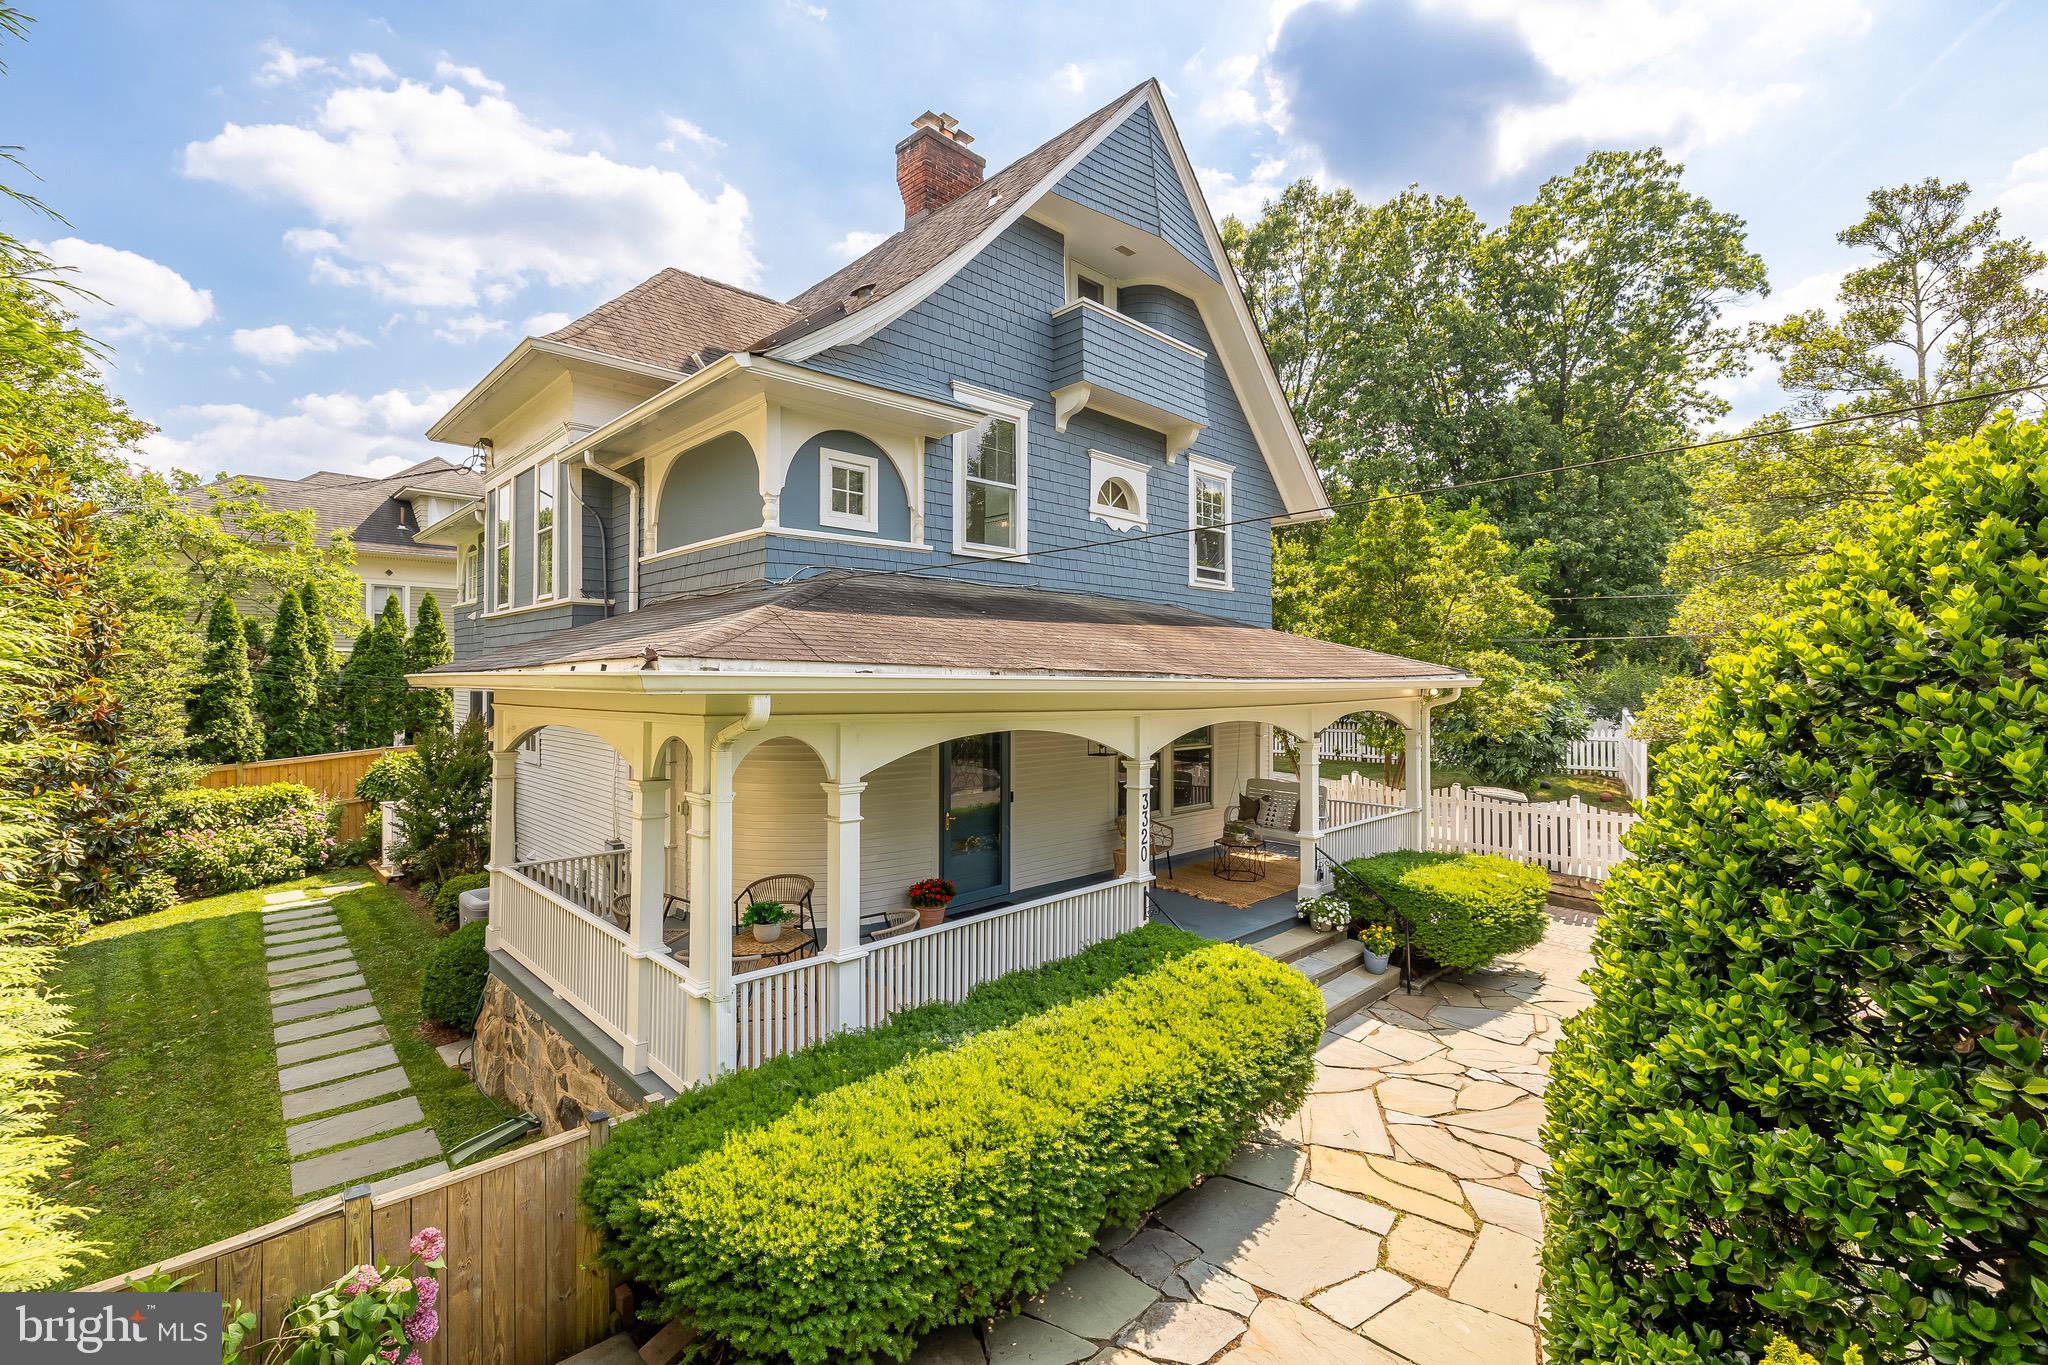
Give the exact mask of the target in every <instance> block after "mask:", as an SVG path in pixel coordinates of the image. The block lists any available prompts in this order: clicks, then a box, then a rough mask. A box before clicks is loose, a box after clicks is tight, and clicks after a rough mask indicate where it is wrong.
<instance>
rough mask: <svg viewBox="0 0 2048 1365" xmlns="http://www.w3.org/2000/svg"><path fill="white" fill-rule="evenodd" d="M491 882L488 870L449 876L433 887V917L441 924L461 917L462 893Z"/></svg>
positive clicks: (477, 888)
mask: <svg viewBox="0 0 2048 1365" xmlns="http://www.w3.org/2000/svg"><path fill="white" fill-rule="evenodd" d="M490 884H491V874H490V873H488V872H465V873H463V874H462V875H461V876H459V877H450V878H449V879H448V880H447V881H445V882H442V883H441V884H440V885H439V886H437V887H435V888H434V918H435V919H436V920H437V921H439V922H440V923H442V924H453V923H455V921H456V920H457V919H458V918H460V917H461V914H462V905H461V898H462V893H463V892H465V891H476V890H480V889H481V888H483V887H486V886H489V885H490Z"/></svg>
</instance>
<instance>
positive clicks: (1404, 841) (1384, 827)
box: [1320, 810, 1422, 863]
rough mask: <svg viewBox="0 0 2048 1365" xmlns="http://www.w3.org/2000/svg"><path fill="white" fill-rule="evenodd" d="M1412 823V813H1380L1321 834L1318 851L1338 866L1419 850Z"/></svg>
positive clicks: (1413, 823)
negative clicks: (1353, 861)
mask: <svg viewBox="0 0 2048 1365" xmlns="http://www.w3.org/2000/svg"><path fill="white" fill-rule="evenodd" d="M1415 819H1416V812H1415V811H1412V810H1383V811H1380V812H1378V813H1377V814H1373V815H1368V816H1366V817H1365V818H1364V819H1362V820H1356V821H1353V822H1352V823H1350V824H1348V825H1340V826H1338V827H1337V828H1335V829H1328V830H1324V831H1323V837H1322V840H1321V844H1320V847H1321V848H1322V850H1323V851H1324V852H1325V853H1327V854H1329V855H1330V857H1332V858H1334V859H1336V860H1337V861H1338V862H1340V863H1348V862H1350V861H1351V860H1352V859H1353V858H1370V857H1372V856H1373V855H1374V854H1375V853H1392V852H1393V851H1394V850H1396V849H1402V848H1420V847H1422V841H1421V840H1419V839H1417V838H1416V837H1415Z"/></svg>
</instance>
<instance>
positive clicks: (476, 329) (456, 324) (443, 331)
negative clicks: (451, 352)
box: [434, 313, 509, 346]
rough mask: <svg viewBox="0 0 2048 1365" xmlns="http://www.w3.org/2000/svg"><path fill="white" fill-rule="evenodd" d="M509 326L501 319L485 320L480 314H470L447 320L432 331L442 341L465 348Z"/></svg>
mask: <svg viewBox="0 0 2048 1365" xmlns="http://www.w3.org/2000/svg"><path fill="white" fill-rule="evenodd" d="M508 325H509V324H507V323H506V321H505V320H504V319H503V318H487V317H485V316H484V315H483V314H482V313H471V314H469V315H467V316H465V317H459V318H449V319H448V320H447V321H446V322H443V323H442V324H441V325H440V326H439V327H436V328H435V329H434V335H435V336H437V337H439V338H441V340H443V341H449V342H453V343H455V344H456V345H457V346H467V345H469V344H470V343H471V342H475V341H481V340H483V339H484V338H485V337H487V336H492V335H495V334H496V333H498V332H502V331H504V330H505V328H506V327H507V326H508Z"/></svg>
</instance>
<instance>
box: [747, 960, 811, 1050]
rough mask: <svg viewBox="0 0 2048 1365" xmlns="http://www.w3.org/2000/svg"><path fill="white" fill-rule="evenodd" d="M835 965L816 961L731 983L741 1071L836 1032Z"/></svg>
mask: <svg viewBox="0 0 2048 1365" xmlns="http://www.w3.org/2000/svg"><path fill="white" fill-rule="evenodd" d="M836 965H837V964H835V963H833V962H831V961H829V960H828V959H825V958H818V957H812V958H805V959H804V960H802V961H800V962H786V963H783V964H782V965H781V966H779V967H769V968H766V969H765V970H762V971H758V972H748V973H747V974H746V975H745V976H740V977H735V978H734V979H733V983H732V1004H733V1022H734V1025H735V1029H736V1032H737V1033H738V1035H739V1064H740V1065H741V1066H759V1065H760V1064H761V1063H763V1062H765V1061H767V1060H768V1059H769V1058H770V1057H780V1056H781V1055H782V1054H783V1053H785V1052H795V1051H796V1050H797V1049H798V1048H802V1047H808V1046H809V1045H810V1044H812V1043H815V1042H818V1041H820V1040H821V1039H823V1038H825V1037H826V1036H827V1035H829V1034H830V1033H831V1032H832V994H831V992H832V969H833V968H834V966H836Z"/></svg>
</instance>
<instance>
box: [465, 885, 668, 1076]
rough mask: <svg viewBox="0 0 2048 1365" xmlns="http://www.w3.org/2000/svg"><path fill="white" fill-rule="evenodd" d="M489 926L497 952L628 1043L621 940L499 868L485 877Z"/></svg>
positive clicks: (628, 957)
mask: <svg viewBox="0 0 2048 1365" xmlns="http://www.w3.org/2000/svg"><path fill="white" fill-rule="evenodd" d="M491 925H492V927H493V929H494V930H495V931H496V933H495V938H496V941H497V946H498V947H499V948H501V949H503V950H504V951H505V952H507V953H510V954H511V955H512V957H514V958H515V959H517V960H518V962H519V964H520V965H521V966H523V967H525V968H526V969H527V970H528V971H530V972H532V973H533V974H534V975H535V976H536V977H538V978H540V980H541V982H542V984H544V985H545V986H547V988H548V989H549V990H551V991H553V992H554V993H555V994H557V995H559V996H561V997H562V998H563V999H564V1000H566V1001H568V1002H569V1003H570V1004H572V1005H574V1006H575V1007H576V1008H577V1009H578V1010H580V1011H582V1013H583V1014H584V1016H585V1017H586V1018H588V1019H589V1020H590V1021H591V1022H592V1023H594V1024H596V1025H597V1026H598V1027H599V1028H602V1029H603V1030H604V1031H605V1032H606V1033H609V1034H610V1035H611V1036H612V1037H614V1038H616V1039H618V1040H619V1041H620V1042H622V1043H623V1042H626V1041H628V1040H629V1037H630V1032H631V1028H630V1021H629V1020H628V1019H627V1017H626V1015H627V1010H626V995H627V992H626V978H627V975H628V972H629V970H630V966H631V963H632V961H633V958H632V944H631V942H630V941H628V939H627V938H626V936H625V935H624V934H622V933H620V932H619V931H618V930H617V929H614V928H613V927H612V926H611V925H609V924H606V923H604V922H603V921H601V920H599V919H597V918H595V917H593V916H591V915H589V914H586V913H585V912H584V911H582V910H579V909H578V908H576V907H575V906H573V905H571V904H569V902H567V901H566V900H563V899H562V898H561V897H559V896H557V895H555V894H554V893H552V892H550V891H548V890H546V889H545V888H543V887H542V886H540V885H539V884H538V883H536V882H533V881H530V880H528V879H527V878H525V877H522V876H520V875H519V874H518V873H517V872H512V871H508V870H505V869H503V868H500V869H498V870H497V871H495V872H493V873H492V874H491Z"/></svg>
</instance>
